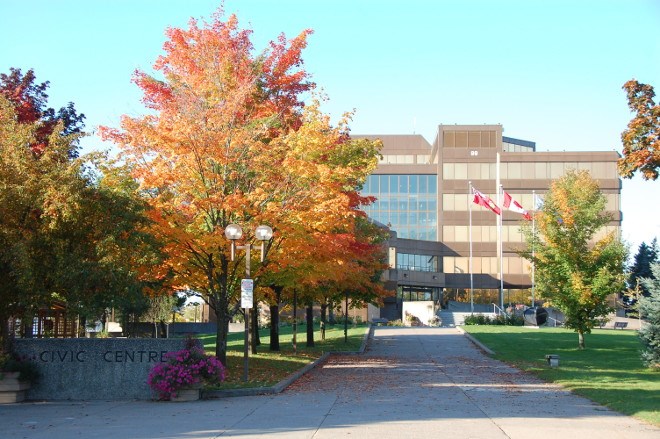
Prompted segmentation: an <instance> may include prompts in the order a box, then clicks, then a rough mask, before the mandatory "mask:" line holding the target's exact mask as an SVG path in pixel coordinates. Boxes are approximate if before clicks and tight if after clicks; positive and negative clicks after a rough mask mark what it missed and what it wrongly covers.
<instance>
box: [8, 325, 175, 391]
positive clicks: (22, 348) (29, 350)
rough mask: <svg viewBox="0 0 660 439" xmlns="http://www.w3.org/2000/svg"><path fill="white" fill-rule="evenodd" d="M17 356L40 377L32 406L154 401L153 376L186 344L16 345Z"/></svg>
mask: <svg viewBox="0 0 660 439" xmlns="http://www.w3.org/2000/svg"><path fill="white" fill-rule="evenodd" d="M14 343H15V344H14V347H15V349H16V352H17V353H18V354H19V355H20V356H25V357H27V358H30V359H31V360H32V361H33V362H34V363H36V364H37V365H38V367H39V370H40V372H41V378H40V380H39V382H38V383H36V384H33V385H32V388H31V389H30V390H29V391H28V393H27V398H28V399H31V400H124V399H142V400H144V399H151V398H152V397H153V396H154V395H153V394H152V392H151V389H150V387H149V386H148V385H147V376H148V374H149V370H150V369H151V367H153V366H154V365H155V364H157V363H159V362H161V361H163V356H164V355H165V354H166V353H167V352H171V351H177V350H180V349H182V348H183V347H184V345H185V340H184V339H127V338H105V339H98V338H97V339H94V338H68V339H56V338H46V339H16V340H15V341H14Z"/></svg>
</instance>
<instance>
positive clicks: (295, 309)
mask: <svg viewBox="0 0 660 439" xmlns="http://www.w3.org/2000/svg"><path fill="white" fill-rule="evenodd" d="M297 315H298V291H296V289H295V288H294V289H293V340H292V341H293V354H294V355H295V354H297V353H298V345H297V340H296V339H297V335H298V318H297Z"/></svg>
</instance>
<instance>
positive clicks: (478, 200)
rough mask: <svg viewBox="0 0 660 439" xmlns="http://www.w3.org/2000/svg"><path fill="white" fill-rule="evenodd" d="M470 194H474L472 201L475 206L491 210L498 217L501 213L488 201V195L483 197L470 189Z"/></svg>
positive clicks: (473, 189) (495, 205)
mask: <svg viewBox="0 0 660 439" xmlns="http://www.w3.org/2000/svg"><path fill="white" fill-rule="evenodd" d="M472 193H473V194H474V199H473V200H472V201H473V202H474V203H475V204H478V205H480V206H483V207H485V208H487V209H490V210H492V211H493V212H495V214H497V215H499V214H500V213H501V212H502V211H501V210H500V208H499V207H497V204H495V202H494V201H493V200H491V199H490V197H489V196H488V195H484V194H482V193H481V192H479V191H478V190H476V189H475V188H472Z"/></svg>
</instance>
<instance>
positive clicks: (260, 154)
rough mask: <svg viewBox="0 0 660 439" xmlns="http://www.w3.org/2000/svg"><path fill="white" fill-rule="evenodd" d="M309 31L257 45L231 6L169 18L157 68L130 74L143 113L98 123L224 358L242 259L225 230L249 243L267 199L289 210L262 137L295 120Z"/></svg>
mask: <svg viewBox="0 0 660 439" xmlns="http://www.w3.org/2000/svg"><path fill="white" fill-rule="evenodd" d="M309 33H310V31H304V32H302V33H301V34H300V35H299V36H297V37H296V38H294V39H292V40H290V41H288V40H286V38H285V37H284V36H280V38H279V39H278V40H277V41H275V42H271V44H270V47H269V49H268V50H266V51H264V52H262V53H260V54H256V55H255V54H253V46H252V43H251V42H250V35H251V32H250V31H248V30H242V29H240V28H239V27H238V21H237V19H236V17H235V16H231V17H229V18H228V19H227V20H226V21H223V16H222V11H219V12H218V13H216V14H215V15H214V16H213V19H212V20H211V21H210V22H209V23H201V24H200V23H198V21H196V20H191V21H190V23H189V27H188V29H186V30H184V29H174V28H171V29H168V30H167V32H166V34H167V37H168V40H167V41H166V43H165V44H164V52H165V54H164V55H163V56H161V57H160V58H159V59H158V60H157V61H156V63H155V64H154V69H155V71H156V72H160V74H161V76H160V77H155V76H152V75H148V74H147V73H144V72H136V74H135V77H134V81H135V82H136V84H137V85H138V86H139V87H140V88H141V89H142V91H143V93H144V99H143V101H144V103H145V104H146V106H147V107H148V108H149V109H150V113H149V114H148V115H145V116H142V117H128V116H124V117H123V118H122V121H121V129H120V130H116V129H102V130H101V132H102V135H103V136H104V137H105V138H107V139H111V140H113V141H115V142H116V143H117V144H118V145H119V146H120V147H121V148H122V150H123V152H124V157H125V159H126V160H127V162H128V163H130V164H131V166H132V169H133V175H134V177H135V178H136V179H137V180H138V181H139V182H140V184H141V190H142V191H143V193H144V194H145V196H146V197H147V200H148V203H149V205H150V207H151V210H150V215H151V218H152V220H153V221H154V227H153V230H154V232H155V233H156V234H157V236H159V237H160V238H162V239H163V240H164V241H165V242H166V246H165V252H166V255H167V258H166V262H165V264H164V265H163V266H162V271H163V272H170V273H172V274H173V278H172V283H171V285H172V287H173V288H177V289H181V290H191V291H195V292H197V293H198V294H200V295H201V296H202V297H203V298H204V300H206V301H207V302H208V303H209V305H210V307H211V308H212V309H213V310H214V311H215V313H216V316H217V320H218V332H217V348H216V354H217V356H218V357H219V358H220V360H221V361H223V362H225V361H226V340H227V332H228V325H229V321H230V319H231V317H232V315H233V314H234V313H235V312H236V310H237V309H238V305H239V302H238V300H237V292H238V283H239V281H240V278H241V277H242V272H243V270H242V266H243V265H244V260H243V259H242V257H244V256H242V255H239V259H237V260H236V261H230V258H229V243H228V241H227V239H226V238H225V236H224V231H225V228H226V227H227V225H229V224H231V223H237V224H240V225H241V226H242V227H243V230H244V239H245V240H246V241H247V242H249V241H251V240H252V239H253V238H254V236H253V233H254V230H255V228H256V226H257V225H259V224H261V223H266V224H271V225H272V226H274V227H273V228H276V224H273V223H269V221H268V216H269V215H268V212H269V211H270V210H278V209H279V210H281V209H293V210H295V203H291V205H290V206H289V205H286V202H287V193H286V182H285V181H282V180H281V179H278V177H277V174H278V172H279V171H280V170H281V167H282V165H283V163H282V160H283V159H282V157H281V156H278V153H280V152H281V149H280V148H273V147H272V146H271V145H272V144H273V139H276V138H278V137H279V136H280V135H281V134H282V133H283V132H286V131H287V130H289V129H291V128H293V127H296V126H297V125H299V124H300V114H299V113H300V109H301V108H302V106H303V103H302V100H301V97H300V95H301V94H302V93H304V92H306V91H308V90H309V89H310V88H311V87H312V84H311V83H310V82H309V80H308V75H307V73H306V72H305V71H304V70H302V69H301V68H300V65H301V63H302V60H301V57H300V55H301V51H302V49H303V48H304V47H305V45H306V39H307V36H308V35H309ZM277 182H280V183H281V184H282V186H278V185H277V184H278V183H277ZM274 188H277V191H275V190H274ZM276 233H277V231H276ZM255 265H257V264H255ZM255 271H256V270H255ZM256 274H257V275H258V273H256Z"/></svg>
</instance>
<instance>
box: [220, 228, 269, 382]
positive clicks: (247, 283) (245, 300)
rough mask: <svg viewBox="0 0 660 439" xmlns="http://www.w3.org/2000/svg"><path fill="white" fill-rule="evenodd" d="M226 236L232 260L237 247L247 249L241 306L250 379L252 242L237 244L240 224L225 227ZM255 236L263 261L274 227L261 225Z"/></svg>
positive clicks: (245, 377)
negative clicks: (259, 242) (259, 245)
mask: <svg viewBox="0 0 660 439" xmlns="http://www.w3.org/2000/svg"><path fill="white" fill-rule="evenodd" d="M225 236H226V237H227V239H229V240H230V241H231V260H232V261H233V260H234V259H235V257H236V249H237V248H238V249H239V250H245V278H244V279H242V280H241V308H243V310H244V313H245V346H244V351H243V381H247V380H248V348H249V344H250V313H249V309H250V308H252V307H253V306H254V298H253V290H254V283H253V281H252V279H251V278H250V259H251V256H250V250H251V249H252V244H249V243H248V244H245V245H236V241H237V240H239V239H241V238H242V237H243V229H242V228H241V226H239V225H238V224H229V225H228V226H227V227H226V228H225ZM254 236H255V238H256V239H257V240H259V241H261V262H262V263H263V262H264V259H265V257H266V242H267V241H270V239H271V238H272V237H273V229H271V228H270V227H268V226H263V225H262V226H259V227H257V229H256V230H255V233H254Z"/></svg>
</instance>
